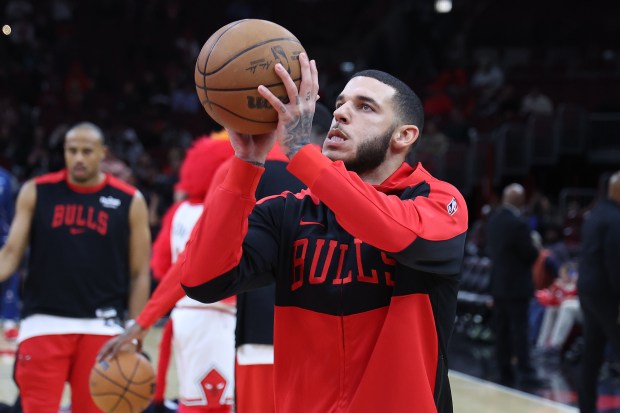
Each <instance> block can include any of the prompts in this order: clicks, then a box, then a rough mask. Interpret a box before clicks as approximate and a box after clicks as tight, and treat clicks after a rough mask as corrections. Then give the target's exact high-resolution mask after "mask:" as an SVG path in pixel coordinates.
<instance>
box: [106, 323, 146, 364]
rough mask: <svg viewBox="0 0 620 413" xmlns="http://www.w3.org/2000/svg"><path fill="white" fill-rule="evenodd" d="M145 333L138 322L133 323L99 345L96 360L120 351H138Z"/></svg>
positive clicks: (109, 357) (112, 355)
mask: <svg viewBox="0 0 620 413" xmlns="http://www.w3.org/2000/svg"><path fill="white" fill-rule="evenodd" d="M146 333H147V330H145V329H144V328H142V326H141V325H140V324H138V323H135V324H133V325H132V326H131V327H129V328H128V329H127V330H125V332H123V333H122V334H120V335H118V336H116V337H113V338H111V339H110V340H108V341H107V342H106V343H105V344H104V345H103V346H102V347H101V350H99V353H98V354H97V362H100V361H103V360H105V359H113V358H115V357H116V356H117V355H118V353H120V352H121V351H128V350H129V351H140V350H141V349H142V340H143V339H144V336H145V335H146Z"/></svg>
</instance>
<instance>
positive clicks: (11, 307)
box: [0, 167, 19, 341]
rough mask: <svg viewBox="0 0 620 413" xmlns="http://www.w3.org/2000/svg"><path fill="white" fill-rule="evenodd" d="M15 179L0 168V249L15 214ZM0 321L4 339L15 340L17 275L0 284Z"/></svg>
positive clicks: (17, 303)
mask: <svg viewBox="0 0 620 413" xmlns="http://www.w3.org/2000/svg"><path fill="white" fill-rule="evenodd" d="M16 187H17V184H16V182H15V178H14V177H13V176H12V175H11V174H10V173H9V171H7V170H6V169H4V168H1V167H0V247H1V246H2V245H4V244H5V243H6V239H7V237H8V235H9V227H10V226H11V221H12V220H13V215H14V214H15V192H16V191H15V190H16ZM0 309H1V311H0V319H1V320H2V329H3V331H4V338H5V339H6V340H8V341H13V340H15V339H16V338H17V333H18V330H17V323H18V321H19V273H17V272H15V273H13V275H11V276H9V278H8V279H7V280H6V281H4V282H2V283H0Z"/></svg>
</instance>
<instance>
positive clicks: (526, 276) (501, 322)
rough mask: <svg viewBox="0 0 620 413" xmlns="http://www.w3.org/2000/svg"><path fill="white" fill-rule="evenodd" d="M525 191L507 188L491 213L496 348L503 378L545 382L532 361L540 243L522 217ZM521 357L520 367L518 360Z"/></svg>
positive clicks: (515, 186)
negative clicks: (532, 308) (532, 313)
mask: <svg viewBox="0 0 620 413" xmlns="http://www.w3.org/2000/svg"><path fill="white" fill-rule="evenodd" d="M524 203H525V191H524V189H523V187H522V186H521V185H519V184H510V185H508V186H507V187H506V188H504V192H503V196H502V205H501V206H500V207H499V208H498V209H497V210H496V211H495V212H494V213H493V214H492V215H491V217H490V218H489V223H488V225H487V231H488V237H487V248H488V252H489V257H490V258H491V261H492V263H493V269H492V272H491V277H492V281H491V294H492V296H493V301H494V315H495V323H496V325H495V326H496V330H495V333H496V341H495V352H496V358H497V362H498V365H499V369H500V377H499V378H500V382H502V383H504V384H512V383H513V381H514V380H515V378H516V379H519V381H520V382H521V383H523V384H539V382H540V380H539V379H538V378H537V377H536V375H535V373H534V369H533V368H532V366H531V364H530V351H529V350H530V349H529V343H528V339H527V338H528V311H529V305H530V300H531V298H532V297H533V295H534V285H533V281H532V264H534V261H536V258H537V257H538V248H537V246H536V244H535V242H534V240H533V238H532V235H531V231H530V229H529V227H528V225H527V223H526V222H525V220H523V219H522V218H521V210H520V209H521V207H522V206H523V205H524ZM513 355H514V356H516V358H517V372H518V375H517V376H515V372H514V370H513V366H512V358H513Z"/></svg>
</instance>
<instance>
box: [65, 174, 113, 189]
mask: <svg viewBox="0 0 620 413" xmlns="http://www.w3.org/2000/svg"><path fill="white" fill-rule="evenodd" d="M104 180H105V174H104V173H103V172H99V173H98V174H97V175H95V176H94V177H92V178H91V179H88V180H86V181H76V180H74V179H73V177H72V176H71V174H67V181H68V182H69V183H70V184H71V185H72V186H77V187H80V188H89V187H93V186H98V185H101V183H102V182H103V181H104Z"/></svg>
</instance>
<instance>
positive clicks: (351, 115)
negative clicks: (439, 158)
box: [181, 53, 467, 413]
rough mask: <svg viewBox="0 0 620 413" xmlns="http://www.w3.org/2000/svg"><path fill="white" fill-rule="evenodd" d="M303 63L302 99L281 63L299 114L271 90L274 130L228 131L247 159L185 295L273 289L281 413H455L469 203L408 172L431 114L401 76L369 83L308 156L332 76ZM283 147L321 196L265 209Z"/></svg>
mask: <svg viewBox="0 0 620 413" xmlns="http://www.w3.org/2000/svg"><path fill="white" fill-rule="evenodd" d="M299 61H300V64H301V73H302V78H301V83H300V87H299V90H298V88H297V87H296V86H295V83H294V82H293V80H292V79H291V77H290V75H289V74H288V73H287V72H286V69H285V68H284V67H283V66H282V65H280V64H277V65H276V66H275V70H276V72H277V73H278V75H279V76H280V78H281V79H282V81H283V83H284V84H285V86H286V89H287V92H288V98H289V103H282V102H281V101H280V100H279V99H278V98H277V97H276V96H274V95H273V94H272V93H271V92H269V91H268V90H267V89H266V88H265V87H263V86H261V87H259V92H260V93H261V95H262V96H263V97H264V98H265V99H267V100H268V102H269V103H270V104H271V105H272V106H273V107H274V108H275V109H276V110H277V112H278V114H279V121H278V127H277V129H276V132H275V133H271V134H265V135H255V136H249V135H245V136H239V135H237V134H235V133H233V132H229V134H230V139H231V143H232V145H233V147H234V148H235V158H233V162H232V165H231V168H230V170H229V172H228V174H227V176H226V179H225V180H224V182H223V183H222V184H220V185H219V187H218V188H216V189H215V192H214V193H213V195H212V196H211V197H209V198H207V201H206V208H205V213H204V214H203V215H202V216H201V218H200V219H199V220H198V222H197V224H196V227H195V229H194V232H193V234H192V236H191V238H190V241H189V242H188V244H187V247H186V254H187V257H186V259H185V262H184V264H183V267H182V279H181V280H182V284H183V286H184V288H185V290H186V292H187V293H188V295H189V296H191V297H194V298H196V299H199V300H201V301H205V302H211V301H217V300H221V299H222V298H225V297H227V296H231V295H234V294H237V293H239V292H242V291H245V290H248V289H252V288H257V287H260V286H263V285H266V284H269V283H271V282H273V281H274V280H275V283H276V308H275V332H274V336H275V337H274V345H275V364H274V366H275V385H274V388H275V403H276V411H283V412H303V413H307V412H316V413H326V412H337V411H338V412H348V413H358V412H360V413H361V412H383V411H385V412H411V411H416V412H422V413H430V412H440V413H446V412H451V411H452V398H451V391H450V386H449V382H448V366H447V361H446V351H447V347H448V341H449V338H450V335H451V332H452V327H453V323H454V317H455V313H456V296H457V290H458V274H459V272H460V267H461V262H462V258H463V253H464V245H465V235H466V231H467V206H466V204H465V201H464V199H463V197H462V196H461V194H460V193H459V192H458V190H456V188H454V187H453V186H452V185H449V184H447V183H445V182H442V181H439V180H437V179H435V178H434V177H432V176H431V175H430V174H429V173H428V172H427V171H425V170H424V169H423V168H422V166H421V165H417V167H416V168H412V167H411V166H410V165H408V164H407V163H405V158H406V156H407V153H408V152H409V150H410V149H411V147H412V146H413V145H414V143H415V142H416V141H417V139H418V137H419V133H420V129H421V127H422V124H423V112H422V106H421V103H420V101H419V99H418V98H417V96H416V95H415V93H414V92H413V91H412V90H411V89H410V88H409V87H408V86H406V85H405V84H404V83H402V82H401V81H399V80H398V79H395V78H394V77H392V76H391V75H388V74H387V73H384V72H379V71H364V72H359V73H356V74H355V75H354V76H353V77H352V78H351V80H350V81H349V82H348V83H347V85H346V86H345V88H344V90H343V91H342V93H341V94H340V96H339V97H338V99H337V102H336V109H335V111H334V119H333V121H332V128H331V130H330V132H329V133H328V135H327V138H326V139H325V143H324V144H323V153H321V152H320V151H319V150H317V149H316V148H314V147H312V145H308V143H309V141H310V138H309V137H310V128H311V124H312V116H313V112H314V106H315V99H316V96H317V93H318V74H317V70H316V64H315V63H314V61H312V62H310V61H309V60H308V57H307V56H306V54H305V53H302V54H300V55H299ZM276 140H277V141H278V144H279V145H280V147H281V148H282V150H283V152H284V153H285V154H286V155H287V157H288V158H289V159H290V163H289V166H288V170H289V171H290V172H292V173H293V174H294V175H295V176H297V177H298V178H299V179H300V180H301V181H302V182H304V183H305V184H306V185H308V187H309V189H308V190H307V191H302V192H300V193H298V194H283V195H282V196H276V197H272V198H270V199H266V200H263V201H262V202H260V203H258V204H257V203H256V199H255V192H256V187H257V185H258V183H259V179H260V176H261V174H262V173H263V168H262V167H261V165H263V164H264V162H265V159H266V156H267V153H268V152H269V151H270V150H271V148H272V146H273V145H274V143H275V141H276ZM345 168H346V169H345Z"/></svg>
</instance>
